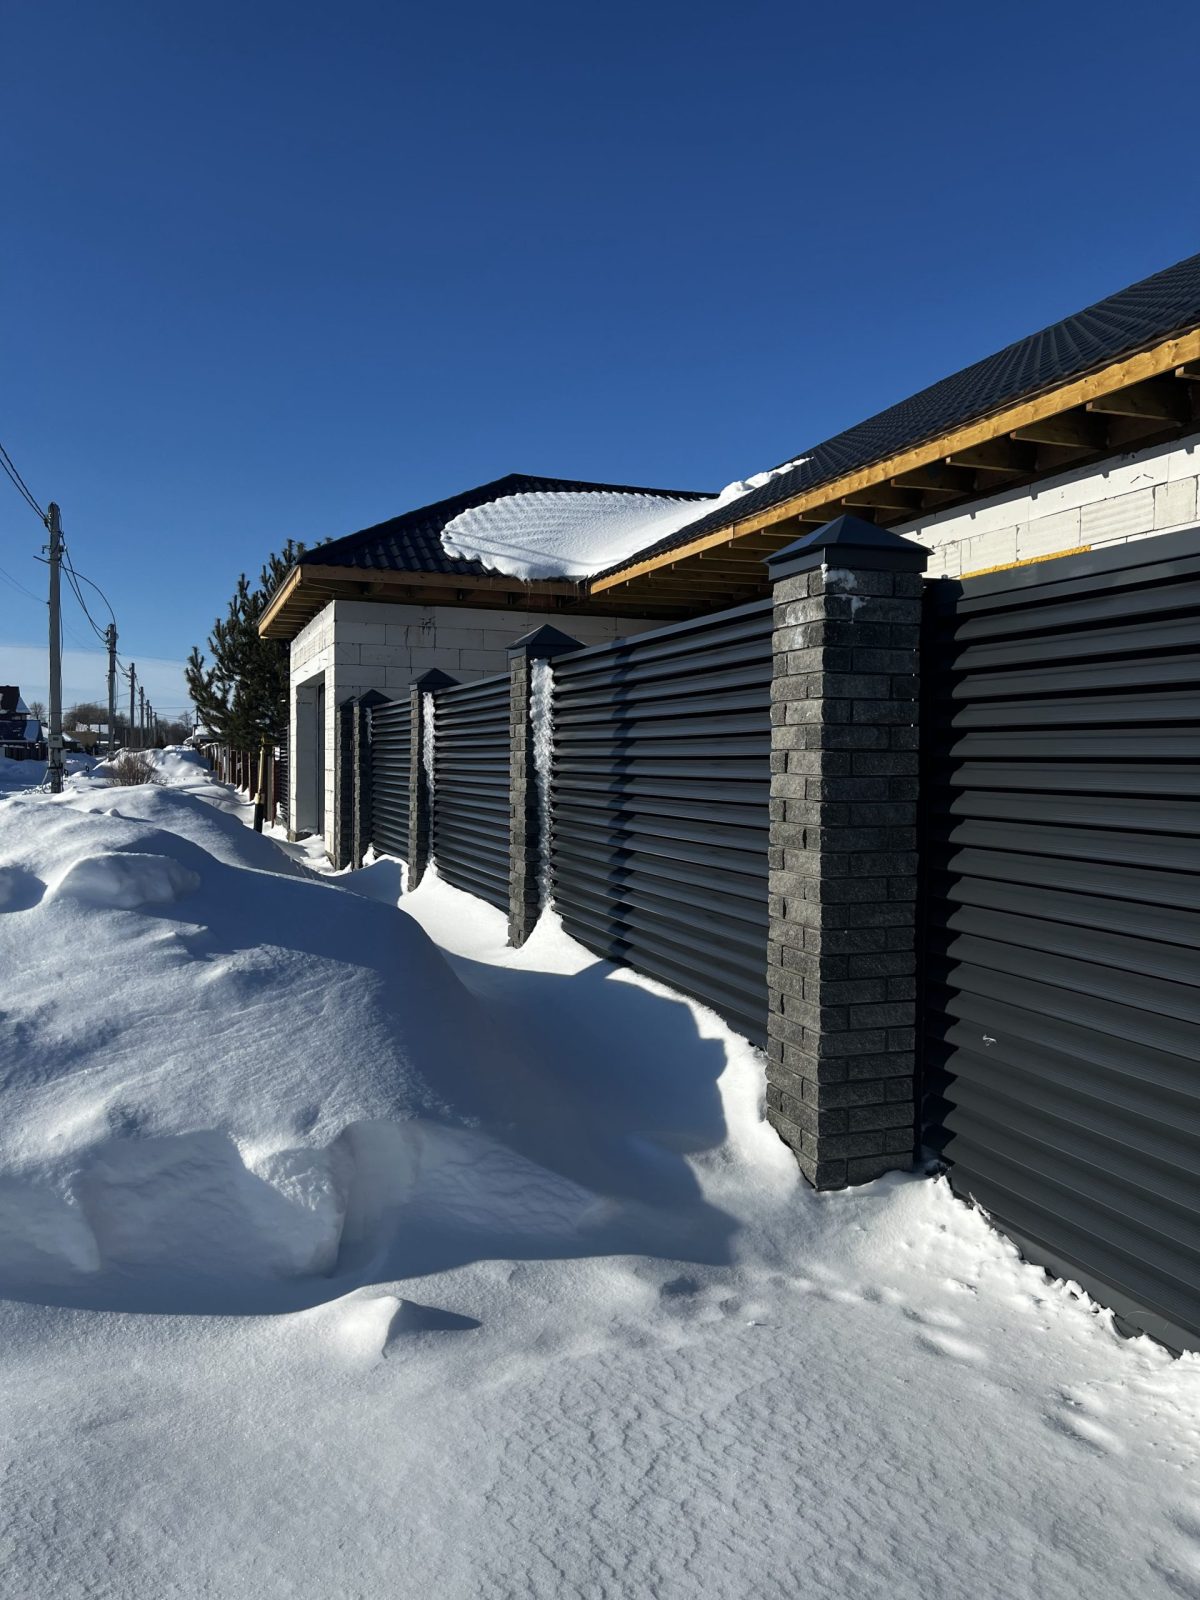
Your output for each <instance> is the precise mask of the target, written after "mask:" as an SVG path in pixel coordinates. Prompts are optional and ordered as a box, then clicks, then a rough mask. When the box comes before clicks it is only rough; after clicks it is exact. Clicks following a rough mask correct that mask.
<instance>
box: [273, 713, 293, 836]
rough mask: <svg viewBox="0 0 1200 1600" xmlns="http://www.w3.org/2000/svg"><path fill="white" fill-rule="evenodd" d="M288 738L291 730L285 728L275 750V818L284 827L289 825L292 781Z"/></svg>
mask: <svg viewBox="0 0 1200 1600" xmlns="http://www.w3.org/2000/svg"><path fill="white" fill-rule="evenodd" d="M288 740H289V730H288V729H286V728H285V729H284V732H283V736H282V737H281V739H280V741H279V744H278V746H277V747H276V751H275V820H276V821H277V822H278V823H279V825H280V827H282V828H286V827H287V826H288V793H289V786H290V783H291V774H290V772H289V767H288Z"/></svg>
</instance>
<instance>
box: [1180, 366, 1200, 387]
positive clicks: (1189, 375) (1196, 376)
mask: <svg viewBox="0 0 1200 1600" xmlns="http://www.w3.org/2000/svg"><path fill="white" fill-rule="evenodd" d="M1175 376H1176V377H1177V378H1182V379H1183V381H1184V382H1185V383H1200V361H1185V362H1184V363H1183V365H1182V366H1181V367H1176V368H1175Z"/></svg>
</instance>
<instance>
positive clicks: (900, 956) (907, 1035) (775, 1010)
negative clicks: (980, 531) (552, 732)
mask: <svg viewBox="0 0 1200 1600" xmlns="http://www.w3.org/2000/svg"><path fill="white" fill-rule="evenodd" d="M925 562H926V552H925V551H924V550H923V549H922V548H921V546H920V545H917V544H913V543H912V542H911V541H909V540H907V539H903V538H901V537H900V535H899V534H895V533H890V532H888V531H887V530H886V529H884V528H877V527H875V526H874V525H873V524H872V523H869V522H864V521H860V520H859V519H858V518H855V517H839V518H838V519H837V520H836V521H835V522H831V523H829V524H827V525H826V526H825V527H824V528H818V529H817V531H816V532H815V533H811V534H809V535H808V536H807V537H806V538H803V539H799V540H797V542H796V543H795V544H791V545H788V546H787V547H786V548H785V549H783V550H779V551H777V552H776V553H775V554H774V555H772V556H769V557H768V558H767V565H768V567H769V568H770V572H771V578H772V581H773V585H774V597H775V633H774V663H775V664H774V675H773V681H772V686H771V699H772V706H771V844H770V917H771V923H770V943H769V946H768V957H767V959H768V968H767V986H768V994H769V1005H770V1019H769V1027H768V1035H769V1041H768V1042H769V1050H768V1057H769V1059H768V1063H767V1117H768V1119H769V1121H770V1122H771V1124H772V1126H773V1127H774V1128H775V1129H776V1130H777V1132H778V1133H779V1134H780V1136H781V1137H782V1138H783V1140H784V1141H785V1142H786V1143H787V1144H789V1145H790V1146H791V1147H792V1149H793V1150H794V1151H795V1153H796V1158H797V1160H798V1161H799V1163H800V1168H801V1171H802V1172H803V1173H804V1175H805V1177H806V1178H807V1179H808V1180H809V1182H810V1183H812V1184H814V1185H815V1186H816V1187H817V1188H819V1189H836V1188H841V1187H843V1186H844V1185H846V1184H849V1183H863V1182H866V1180H867V1179H869V1178H875V1177H878V1176H879V1175H880V1174H881V1173H884V1172H889V1171H893V1170H895V1169H897V1168H908V1167H911V1166H912V1162H913V1153H914V1106H913V1098H914V1086H915V1076H916V912H917V853H916V852H917V761H918V751H917V732H918V729H917V718H918V705H919V702H918V698H917V689H918V647H919V629H920V618H921V592H922V588H923V579H922V577H921V573H922V572H923V571H924V568H925Z"/></svg>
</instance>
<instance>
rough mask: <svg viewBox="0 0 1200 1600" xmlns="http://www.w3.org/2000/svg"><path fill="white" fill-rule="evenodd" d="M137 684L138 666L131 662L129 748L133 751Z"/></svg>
mask: <svg viewBox="0 0 1200 1600" xmlns="http://www.w3.org/2000/svg"><path fill="white" fill-rule="evenodd" d="M136 683H137V666H136V665H135V663H134V662H132V661H131V662H130V663H129V748H130V749H131V750H132V749H133V703H134V698H135V695H136V693H137V691H136V688H135V685H136Z"/></svg>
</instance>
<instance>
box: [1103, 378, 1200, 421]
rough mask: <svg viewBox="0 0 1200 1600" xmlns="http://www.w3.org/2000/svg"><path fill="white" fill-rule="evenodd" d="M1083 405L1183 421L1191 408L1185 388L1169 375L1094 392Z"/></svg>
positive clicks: (1115, 414) (1109, 412) (1123, 414)
mask: <svg viewBox="0 0 1200 1600" xmlns="http://www.w3.org/2000/svg"><path fill="white" fill-rule="evenodd" d="M1087 409H1088V410H1089V411H1095V412H1100V413H1102V414H1104V415H1107V416H1110V417H1149V418H1152V419H1154V420H1156V421H1162V422H1186V421H1187V420H1188V416H1189V414H1190V411H1191V408H1190V406H1189V405H1188V401H1187V395H1186V392H1185V391H1183V390H1181V389H1180V388H1179V387H1178V386H1177V385H1176V384H1174V383H1173V382H1172V381H1171V380H1170V379H1169V378H1157V379H1155V378H1151V379H1148V380H1147V381H1146V382H1145V383H1132V384H1130V385H1129V386H1128V388H1125V389H1117V390H1116V391H1115V392H1114V393H1112V394H1101V395H1097V396H1096V398H1095V399H1094V400H1089V401H1088V403H1087Z"/></svg>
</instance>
